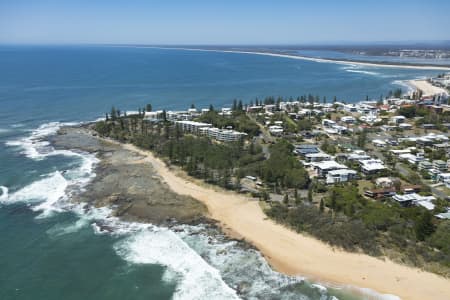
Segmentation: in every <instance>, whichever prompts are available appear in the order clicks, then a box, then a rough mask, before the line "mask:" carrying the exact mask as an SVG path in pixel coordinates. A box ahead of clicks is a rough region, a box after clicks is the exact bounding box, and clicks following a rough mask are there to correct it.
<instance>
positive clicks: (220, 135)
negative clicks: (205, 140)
mask: <svg viewBox="0 0 450 300" xmlns="http://www.w3.org/2000/svg"><path fill="white" fill-rule="evenodd" d="M207 130H208V136H209V137H211V138H214V139H216V140H218V141H221V142H236V141H239V140H240V139H242V138H243V137H244V136H246V135H247V134H246V133H243V132H239V131H235V130H230V129H219V128H208V129H207Z"/></svg>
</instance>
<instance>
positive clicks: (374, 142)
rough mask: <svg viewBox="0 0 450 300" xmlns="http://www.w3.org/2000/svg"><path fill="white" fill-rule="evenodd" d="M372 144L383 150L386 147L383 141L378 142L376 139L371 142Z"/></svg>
mask: <svg viewBox="0 0 450 300" xmlns="http://www.w3.org/2000/svg"><path fill="white" fill-rule="evenodd" d="M372 144H373V145H374V146H375V147H380V148H384V147H386V146H387V143H386V142H385V141H382V140H378V139H375V140H373V141H372Z"/></svg>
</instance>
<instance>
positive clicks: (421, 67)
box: [114, 46, 450, 70]
mask: <svg viewBox="0 0 450 300" xmlns="http://www.w3.org/2000/svg"><path fill="white" fill-rule="evenodd" d="M114 47H139V48H154V49H166V50H186V51H203V52H222V53H240V54H254V55H264V56H274V57H284V58H290V59H299V60H307V61H314V62H320V63H333V64H341V65H350V66H367V67H377V68H394V69H416V70H450V67H448V66H442V67H441V66H426V65H405V64H388V63H386V64H384V63H383V64H382V63H376V62H361V61H351V60H337V59H336V60H335V59H327V58H315V57H308V56H301V55H289V54H280V53H271V52H255V51H239V50H219V49H201V48H174V47H153V46H114Z"/></svg>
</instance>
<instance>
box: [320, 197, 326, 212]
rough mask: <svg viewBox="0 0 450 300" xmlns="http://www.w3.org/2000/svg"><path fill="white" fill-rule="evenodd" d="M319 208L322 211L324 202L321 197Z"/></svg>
mask: <svg viewBox="0 0 450 300" xmlns="http://www.w3.org/2000/svg"><path fill="white" fill-rule="evenodd" d="M319 210H320V211H321V212H323V211H324V210H325V203H324V202H323V198H322V199H320V206H319Z"/></svg>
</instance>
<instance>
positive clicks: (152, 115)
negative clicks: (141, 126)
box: [144, 110, 163, 122]
mask: <svg viewBox="0 0 450 300" xmlns="http://www.w3.org/2000/svg"><path fill="white" fill-rule="evenodd" d="M162 116H163V111H162V110H157V111H146V112H145V114H144V120H146V121H150V122H158V121H160V120H162Z"/></svg>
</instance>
